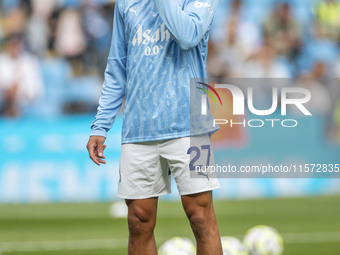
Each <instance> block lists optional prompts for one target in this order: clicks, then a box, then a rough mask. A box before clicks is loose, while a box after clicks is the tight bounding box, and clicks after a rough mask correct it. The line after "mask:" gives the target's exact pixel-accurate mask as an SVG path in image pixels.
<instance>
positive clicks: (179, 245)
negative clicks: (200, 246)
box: [158, 237, 196, 255]
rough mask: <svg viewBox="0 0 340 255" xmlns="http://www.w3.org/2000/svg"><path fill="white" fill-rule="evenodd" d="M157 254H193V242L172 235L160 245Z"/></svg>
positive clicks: (194, 250) (194, 249) (194, 252)
mask: <svg viewBox="0 0 340 255" xmlns="http://www.w3.org/2000/svg"><path fill="white" fill-rule="evenodd" d="M158 254H159V255H195V254H196V248H195V245H194V244H193V242H192V241H191V240H190V239H188V238H184V237H174V238H171V239H170V240H168V241H166V242H165V243H163V244H162V245H161V247H160V248H159V250H158Z"/></svg>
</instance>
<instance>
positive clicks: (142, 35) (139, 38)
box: [132, 23, 172, 46]
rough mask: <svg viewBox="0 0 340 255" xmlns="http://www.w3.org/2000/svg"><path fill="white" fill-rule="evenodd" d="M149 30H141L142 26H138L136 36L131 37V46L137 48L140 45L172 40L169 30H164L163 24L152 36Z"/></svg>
mask: <svg viewBox="0 0 340 255" xmlns="http://www.w3.org/2000/svg"><path fill="white" fill-rule="evenodd" d="M151 32H152V30H151V29H146V30H143V25H140V26H139V28H138V29H137V32H136V34H135V35H134V37H133V40H132V45H133V46H136V45H137V46H138V45H141V44H144V45H148V44H150V43H152V44H154V43H158V42H164V41H169V40H172V37H171V34H170V32H169V30H167V29H166V28H165V24H164V23H163V24H162V25H160V27H159V28H158V29H157V30H156V31H155V32H154V33H153V34H152V33H151Z"/></svg>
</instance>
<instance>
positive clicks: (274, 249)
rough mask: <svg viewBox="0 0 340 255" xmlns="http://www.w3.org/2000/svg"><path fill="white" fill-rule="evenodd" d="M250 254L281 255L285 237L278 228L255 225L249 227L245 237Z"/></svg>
mask: <svg viewBox="0 0 340 255" xmlns="http://www.w3.org/2000/svg"><path fill="white" fill-rule="evenodd" d="M243 244H244V246H245V247H246V248H247V249H248V252H249V255H280V254H282V253H283V239H282V237H281V235H280V234H279V233H278V232H277V230H276V229H274V228H272V227H268V226H255V227H253V228H251V229H249V230H248V231H247V233H246V236H245V237H244V239H243Z"/></svg>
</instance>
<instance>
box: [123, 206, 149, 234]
mask: <svg viewBox="0 0 340 255" xmlns="http://www.w3.org/2000/svg"><path fill="white" fill-rule="evenodd" d="M128 225H129V230H130V234H131V235H135V236H138V235H145V234H148V233H149V234H152V233H153V230H154V228H155V219H154V218H153V217H152V216H151V215H147V214H146V213H144V212H142V213H141V212H139V213H136V212H132V213H129V215H128Z"/></svg>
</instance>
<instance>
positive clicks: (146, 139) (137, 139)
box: [122, 128, 218, 144]
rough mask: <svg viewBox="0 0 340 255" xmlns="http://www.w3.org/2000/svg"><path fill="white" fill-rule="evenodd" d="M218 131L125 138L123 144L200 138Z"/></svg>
mask: <svg viewBox="0 0 340 255" xmlns="http://www.w3.org/2000/svg"><path fill="white" fill-rule="evenodd" d="M217 130H218V128H217V129H212V130H200V131H196V132H190V131H188V132H181V133H176V134H166V135H162V136H156V137H135V138H125V139H124V138H123V139H122V144H125V143H140V142H152V141H160V140H169V139H176V138H183V137H190V136H198V135H204V134H213V133H215V132H216V131H217Z"/></svg>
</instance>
